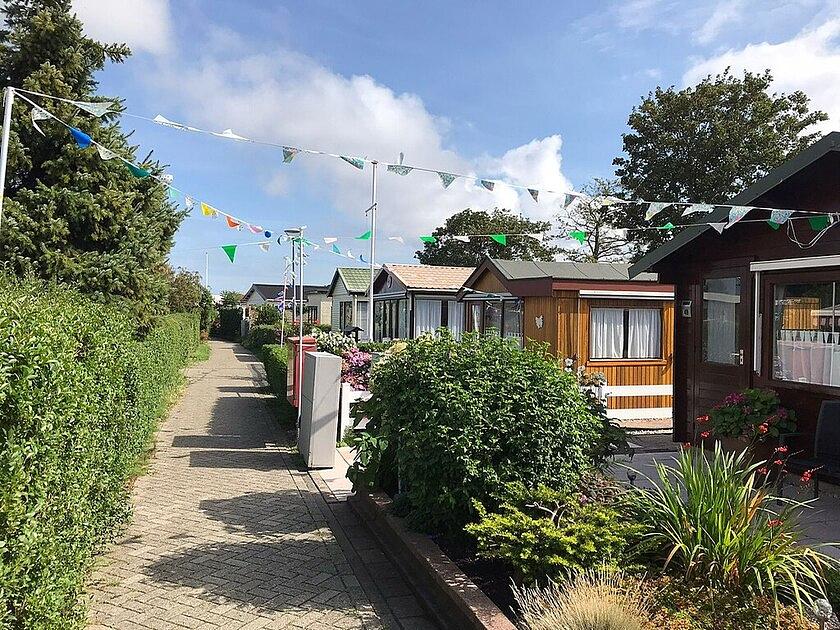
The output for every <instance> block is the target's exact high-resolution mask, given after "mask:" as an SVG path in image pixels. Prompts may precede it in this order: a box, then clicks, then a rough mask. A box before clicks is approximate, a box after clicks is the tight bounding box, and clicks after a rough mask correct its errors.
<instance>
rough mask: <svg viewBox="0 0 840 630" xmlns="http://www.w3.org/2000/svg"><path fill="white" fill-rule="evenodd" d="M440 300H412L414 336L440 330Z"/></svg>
mask: <svg viewBox="0 0 840 630" xmlns="http://www.w3.org/2000/svg"><path fill="white" fill-rule="evenodd" d="M440 313H441V302H440V300H420V299H415V300H414V336H415V337H419V336H420V335H422V334H423V333H428V332H435V331H436V330H437V329H438V328H440Z"/></svg>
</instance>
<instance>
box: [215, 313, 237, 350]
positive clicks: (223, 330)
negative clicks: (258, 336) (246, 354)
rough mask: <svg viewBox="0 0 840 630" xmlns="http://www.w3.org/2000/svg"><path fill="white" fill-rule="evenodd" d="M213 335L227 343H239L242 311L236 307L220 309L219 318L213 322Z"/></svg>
mask: <svg viewBox="0 0 840 630" xmlns="http://www.w3.org/2000/svg"><path fill="white" fill-rule="evenodd" d="M213 325H214V329H213V330H214V333H215V334H216V335H217V336H218V337H220V338H221V339H225V340H227V341H239V337H240V334H241V326H242V309H240V308H239V307H238V306H235V307H232V308H220V309H219V317H218V319H217V320H216V321H215V322H214V324H213Z"/></svg>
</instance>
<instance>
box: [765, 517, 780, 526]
mask: <svg viewBox="0 0 840 630" xmlns="http://www.w3.org/2000/svg"><path fill="white" fill-rule="evenodd" d="M781 524H782V520H781V519H778V518H774V519H772V520H771V521H770V522H769V523H768V525H770V527H778V526H779V525H781Z"/></svg>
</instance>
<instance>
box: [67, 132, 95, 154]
mask: <svg viewBox="0 0 840 630" xmlns="http://www.w3.org/2000/svg"><path fill="white" fill-rule="evenodd" d="M70 134H71V135H72V136H73V140H75V141H76V144H77V145H79V148H80V149H87V148H88V147H89V146H90V143H91V142H93V139H92V138H91V137H90V136H89V135H87V134H86V133H85V132H84V131H82V130H81V129H76V128H75V127H70Z"/></svg>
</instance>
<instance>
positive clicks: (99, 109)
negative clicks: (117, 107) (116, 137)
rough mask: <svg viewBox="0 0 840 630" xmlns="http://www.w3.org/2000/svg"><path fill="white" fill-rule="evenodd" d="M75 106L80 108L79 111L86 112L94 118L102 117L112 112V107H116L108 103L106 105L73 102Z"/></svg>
mask: <svg viewBox="0 0 840 630" xmlns="http://www.w3.org/2000/svg"><path fill="white" fill-rule="evenodd" d="M71 102H72V103H73V105H75V106H76V107H78V108H79V109H83V110H85V111H86V112H87V113H88V114H93V115H94V116H97V117H99V116H102V115H103V114H107V113H108V112H109V111H111V107H112V106H113V105H114V104H113V103H112V102H110V101H108V102H105V103H88V102H86V101H71Z"/></svg>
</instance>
